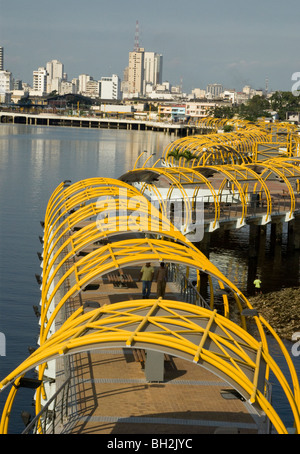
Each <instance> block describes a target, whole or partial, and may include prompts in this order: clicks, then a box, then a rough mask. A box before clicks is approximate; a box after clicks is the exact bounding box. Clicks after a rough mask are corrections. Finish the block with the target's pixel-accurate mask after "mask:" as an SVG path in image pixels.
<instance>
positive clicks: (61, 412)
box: [22, 377, 71, 435]
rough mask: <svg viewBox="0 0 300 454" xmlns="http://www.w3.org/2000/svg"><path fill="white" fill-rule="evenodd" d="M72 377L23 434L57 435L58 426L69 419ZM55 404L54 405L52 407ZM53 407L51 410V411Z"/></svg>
mask: <svg viewBox="0 0 300 454" xmlns="http://www.w3.org/2000/svg"><path fill="white" fill-rule="evenodd" d="M70 383H71V377H68V378H67V380H66V381H65V382H64V383H63V384H62V385H61V387H60V388H59V389H58V390H57V391H56V393H55V394H54V395H53V396H52V397H51V399H49V401H48V402H47V404H46V405H45V406H44V407H43V409H42V410H41V411H40V412H39V413H38V414H37V415H36V416H35V417H34V418H33V420H32V421H31V422H30V423H29V424H28V425H27V426H26V428H25V429H24V431H23V432H22V435H23V434H30V433H38V432H40V433H42V434H55V433H56V432H55V430H56V428H57V426H58V425H60V424H62V425H63V423H64V418H66V417H68V405H67V402H68V397H69V390H70ZM52 404H53V405H52ZM50 407H51V409H50ZM57 416H59V418H57Z"/></svg>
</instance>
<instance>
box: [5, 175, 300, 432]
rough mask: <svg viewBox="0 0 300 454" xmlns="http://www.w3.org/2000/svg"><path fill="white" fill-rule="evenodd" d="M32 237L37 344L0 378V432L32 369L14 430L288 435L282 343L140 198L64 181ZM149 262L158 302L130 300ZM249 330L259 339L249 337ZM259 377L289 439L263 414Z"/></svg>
mask: <svg viewBox="0 0 300 454" xmlns="http://www.w3.org/2000/svg"><path fill="white" fill-rule="evenodd" d="M43 229H44V231H43V238H42V240H43V253H42V257H41V259H42V262H41V267H42V273H41V277H40V279H41V301H40V307H39V311H40V314H39V315H40V320H39V324H40V335H39V344H38V347H37V349H36V350H35V351H34V352H32V353H31V355H30V356H29V357H28V358H27V359H25V360H24V362H23V363H21V364H20V365H19V366H18V367H17V368H16V369H15V370H14V371H12V372H11V373H10V374H9V375H8V376H7V377H5V378H4V379H2V381H1V382H0V387H1V390H4V389H6V388H7V387H9V386H10V387H11V390H10V392H9V395H8V398H7V401H6V404H5V408H4V411H3V415H2V419H1V424H0V431H1V433H7V431H8V425H9V417H10V414H11V408H12V405H13V402H14V399H15V397H16V394H17V392H21V388H22V385H23V384H24V382H25V383H26V374H27V373H28V372H30V371H31V370H36V372H37V379H36V380H33V382H35V383H36V386H37V389H36V394H35V402H36V417H35V418H34V419H33V421H32V422H31V423H29V425H28V426H27V428H26V430H25V432H24V433H30V432H31V431H33V432H34V433H40V434H42V433H127V434H129V433H132V434H136V433H153V432H152V430H155V433H156V434H159V433H164V434H165V433H174V430H175V431H176V432H177V433H183V432H184V433H222V432H227V433H271V432H273V431H275V432H277V433H289V432H290V431H291V430H293V431H295V432H297V433H299V430H300V415H299V408H300V406H299V398H300V396H299V383H298V379H297V374H296V372H295V369H294V366H293V363H292V361H291V360H290V357H289V354H288V352H287V350H286V349H285V347H284V345H283V343H282V342H281V341H280V339H279V338H278V336H277V335H276V333H275V332H274V330H273V329H272V327H270V326H269V324H268V323H267V322H266V320H264V318H263V317H262V316H261V315H260V314H259V313H258V312H257V311H255V310H254V309H253V308H252V306H251V304H250V302H249V301H248V300H247V298H246V297H245V296H244V295H243V294H242V293H241V292H240V291H239V289H238V288H236V286H235V285H234V284H232V283H231V282H230V281H229V280H228V279H227V278H226V277H225V276H224V275H223V274H222V273H221V272H220V271H219V270H218V269H217V268H216V267H215V266H214V265H213V264H212V263H211V262H210V261H209V259H208V258H207V257H205V255H204V254H202V253H201V252H200V251H199V250H198V248H197V247H195V246H194V245H193V243H191V242H189V241H187V239H186V238H185V236H184V235H183V233H182V232H180V230H178V229H177V228H176V227H175V226H173V225H172V224H171V223H170V220H169V219H167V218H166V217H165V216H164V214H163V213H162V212H161V211H160V210H159V209H157V208H156V207H155V206H153V205H152V204H151V202H150V201H149V200H148V199H147V198H146V197H145V196H144V195H143V194H142V193H141V191H140V190H138V189H137V188H134V187H133V186H132V185H129V184H128V183H126V182H124V181H122V180H113V179H109V178H108V179H106V178H93V179H87V180H83V181H80V182H77V183H74V184H70V182H64V183H62V184H61V185H59V187H58V188H57V189H56V190H55V191H54V193H53V194H52V196H51V198H50V200H49V204H48V207H47V210H46V215H45V220H44V222H43ZM148 262H150V263H151V265H152V266H153V267H155V268H158V267H159V266H160V263H162V262H164V263H165V266H166V267H167V269H168V282H167V287H166V293H165V294H164V295H163V296H155V295H153V293H152V295H151V296H150V298H149V299H141V296H142V288H141V283H140V280H139V277H138V276H139V271H140V268H141V267H142V266H143V265H145V264H146V263H148ZM192 269H193V270H194V271H195V272H196V275H197V279H196V282H193V283H191V282H190V280H189V279H188V275H189V270H192ZM203 275H205V277H207V278H208V280H209V283H210V284H209V288H210V293H209V296H208V297H205V298H204V297H203V295H202V294H201V280H202V278H203ZM153 285H154V284H153ZM217 301H218V302H219V303H220V301H221V307H222V308H221V309H220V305H219V304H218V309H216V307H215V303H216V302H217ZM233 307H234V308H235V309H234V310H233ZM236 314H238V320H239V321H236ZM252 323H254V325H255V326H256V329H257V332H258V333H259V334H258V338H254V337H253V336H252V335H251V334H250V333H249V331H248V327H249V326H250V325H252ZM266 332H268V333H271V335H272V336H273V338H274V340H275V342H277V343H278V346H279V348H280V349H281V350H282V354H283V356H284V358H285V360H286V362H287V365H288V368H289V374H290V377H289V379H287V377H285V376H284V375H283V373H282V371H281V368H280V367H279V366H278V365H277V364H276V361H275V359H274V358H273V357H272V356H271V355H270V353H269V341H270V337H269V335H268V336H267V335H266ZM141 365H142V369H141ZM271 371H272V373H273V374H274V375H275V376H276V378H277V380H278V382H279V383H280V386H281V387H282V390H283V392H284V394H285V395H286V398H287V401H288V403H289V405H290V409H291V413H292V415H293V416H294V419H295V427H294V428H293V429H291V428H289V427H286V426H285V425H284V423H283V422H282V419H281V418H280V416H279V415H278V413H277V412H276V410H275V409H274V408H273V407H272V403H271V396H272V390H271V387H270V383H269V374H270V372H271ZM179 377H181V378H179ZM27 380H28V379H27ZM289 380H291V381H292V385H289V384H288V383H289ZM195 386H196V387H197V391H195V390H196V388H195ZM182 393H183V394H182ZM205 396H208V397H209V399H208V400H207V399H206V398H205ZM203 405H204V406H203ZM221 408H222V410H221V411H220V409H221Z"/></svg>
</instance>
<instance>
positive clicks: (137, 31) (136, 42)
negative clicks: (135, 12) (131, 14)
mask: <svg viewBox="0 0 300 454" xmlns="http://www.w3.org/2000/svg"><path fill="white" fill-rule="evenodd" d="M139 50H140V29H139V21H138V20H137V21H136V24H135V39H134V52H138V51H139Z"/></svg>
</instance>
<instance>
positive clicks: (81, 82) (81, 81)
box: [78, 74, 93, 94]
mask: <svg viewBox="0 0 300 454" xmlns="http://www.w3.org/2000/svg"><path fill="white" fill-rule="evenodd" d="M90 80H93V78H92V76H89V75H88V74H80V75H79V77H78V93H81V94H84V93H85V92H86V84H87V82H89V81H90Z"/></svg>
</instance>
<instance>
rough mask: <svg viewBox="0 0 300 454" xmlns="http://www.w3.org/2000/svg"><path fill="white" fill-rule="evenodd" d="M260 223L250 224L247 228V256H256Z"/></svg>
mask: <svg viewBox="0 0 300 454" xmlns="http://www.w3.org/2000/svg"><path fill="white" fill-rule="evenodd" d="M259 241H260V225H257V224H250V229H249V257H250V258H253V257H257V256H258V252H259Z"/></svg>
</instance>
